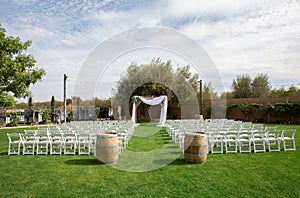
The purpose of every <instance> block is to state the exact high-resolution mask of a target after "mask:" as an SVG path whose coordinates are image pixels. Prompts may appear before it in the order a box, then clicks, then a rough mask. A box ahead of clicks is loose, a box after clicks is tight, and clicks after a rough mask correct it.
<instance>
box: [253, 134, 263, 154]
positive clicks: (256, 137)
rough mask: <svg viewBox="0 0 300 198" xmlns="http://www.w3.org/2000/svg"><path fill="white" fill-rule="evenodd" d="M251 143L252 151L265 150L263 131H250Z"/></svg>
mask: <svg viewBox="0 0 300 198" xmlns="http://www.w3.org/2000/svg"><path fill="white" fill-rule="evenodd" d="M251 140H252V143H253V148H254V152H255V153H257V152H266V143H265V132H264V131H262V130H253V131H252V138H251Z"/></svg>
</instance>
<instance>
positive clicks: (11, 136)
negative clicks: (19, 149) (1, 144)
mask: <svg viewBox="0 0 300 198" xmlns="http://www.w3.org/2000/svg"><path fill="white" fill-rule="evenodd" d="M7 137H8V140H9V143H12V142H16V141H21V136H20V133H7Z"/></svg>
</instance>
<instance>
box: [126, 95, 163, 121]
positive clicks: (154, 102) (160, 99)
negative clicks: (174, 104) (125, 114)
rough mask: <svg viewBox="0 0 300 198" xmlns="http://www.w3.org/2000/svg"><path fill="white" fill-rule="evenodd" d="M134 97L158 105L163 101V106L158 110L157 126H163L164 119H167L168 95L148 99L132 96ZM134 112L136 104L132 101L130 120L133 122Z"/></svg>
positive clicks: (148, 103)
mask: <svg viewBox="0 0 300 198" xmlns="http://www.w3.org/2000/svg"><path fill="white" fill-rule="evenodd" d="M134 97H135V98H139V99H140V100H141V101H142V102H144V103H146V104H147V105H158V104H160V103H162V102H163V106H162V107H161V110H160V119H159V124H158V125H159V126H164V125H165V122H166V119H167V110H168V97H167V96H159V97H157V98H153V99H151V100H148V99H146V98H144V97H142V96H134ZM135 112H136V105H135V103H133V107H132V117H131V120H132V121H133V122H134V123H135Z"/></svg>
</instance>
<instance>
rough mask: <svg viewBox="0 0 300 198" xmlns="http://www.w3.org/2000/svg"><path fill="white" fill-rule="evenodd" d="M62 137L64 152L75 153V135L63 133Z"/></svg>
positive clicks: (66, 153)
mask: <svg viewBox="0 0 300 198" xmlns="http://www.w3.org/2000/svg"><path fill="white" fill-rule="evenodd" d="M63 139H64V145H63V147H64V154H65V155H68V154H71V155H75V154H76V149H77V136H76V134H74V133H67V134H64V135H63Z"/></svg>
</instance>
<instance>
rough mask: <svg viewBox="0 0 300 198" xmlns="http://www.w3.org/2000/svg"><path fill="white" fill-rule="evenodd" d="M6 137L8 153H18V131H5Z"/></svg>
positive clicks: (19, 146)
mask: <svg viewBox="0 0 300 198" xmlns="http://www.w3.org/2000/svg"><path fill="white" fill-rule="evenodd" d="M7 137H8V152H7V154H8V155H20V152H21V145H22V141H21V136H20V134H19V133H7Z"/></svg>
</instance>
